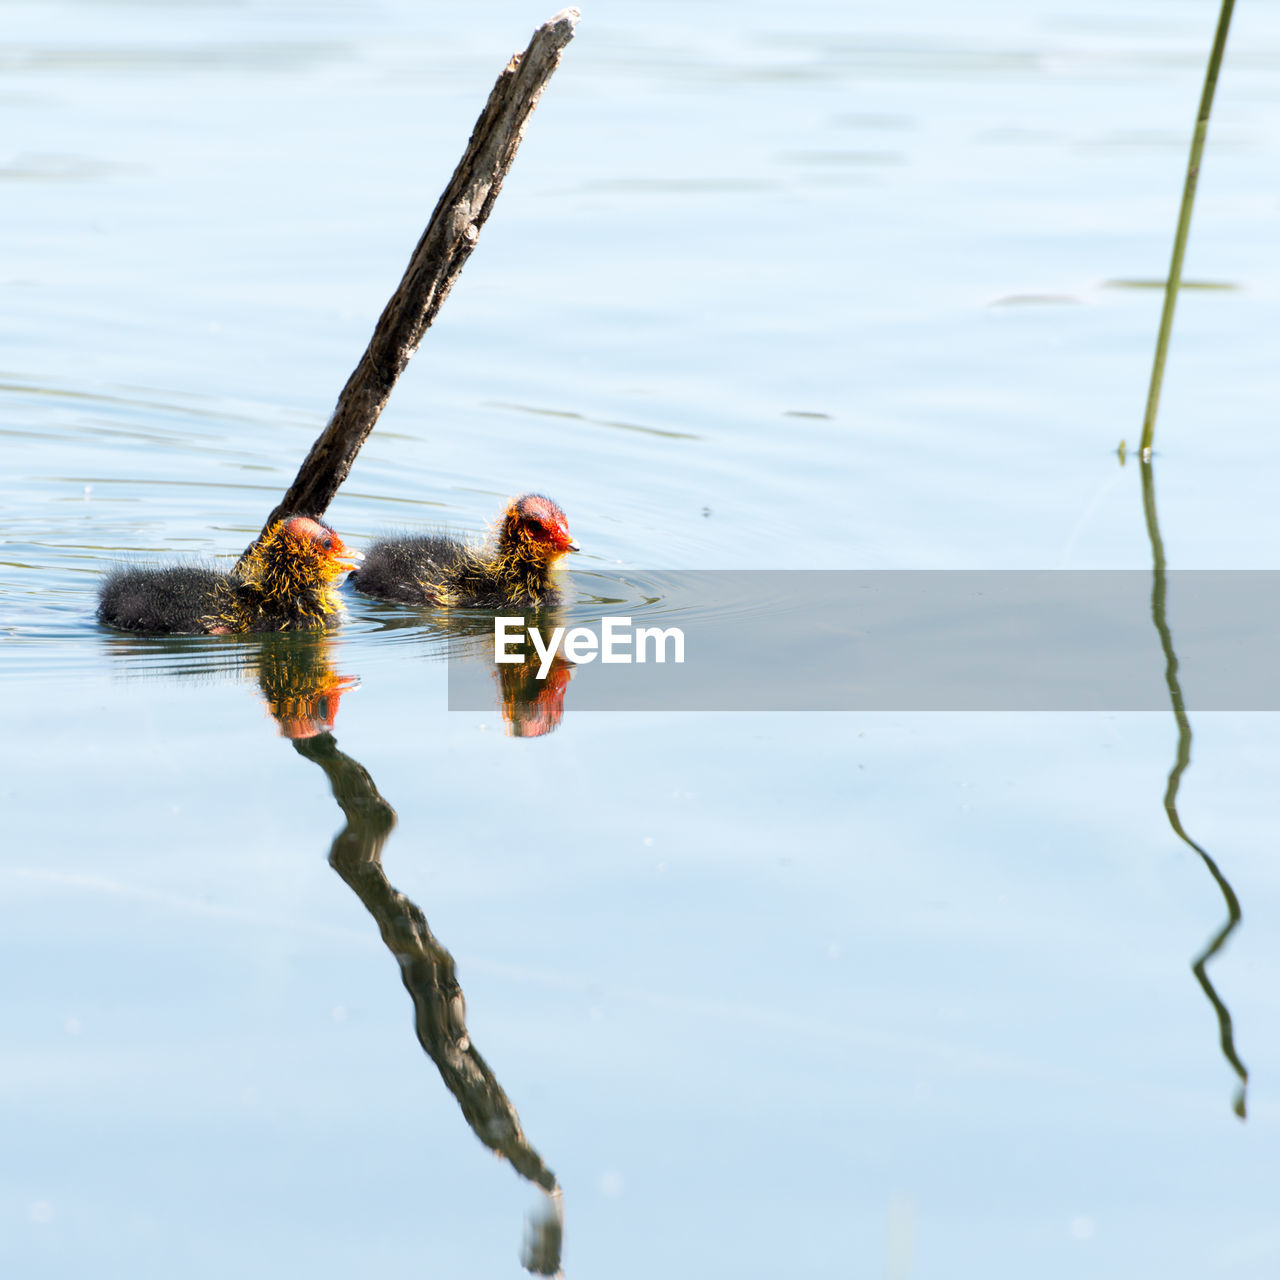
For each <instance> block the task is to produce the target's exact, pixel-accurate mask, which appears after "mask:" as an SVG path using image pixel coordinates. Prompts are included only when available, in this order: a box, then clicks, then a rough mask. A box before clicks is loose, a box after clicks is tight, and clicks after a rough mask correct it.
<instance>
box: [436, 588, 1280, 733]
mask: <svg viewBox="0 0 1280 1280" xmlns="http://www.w3.org/2000/svg"><path fill="white" fill-rule="evenodd" d="M601 581H602V579H601V578H600V577H599V576H598V575H574V577H573V579H572V581H571V584H570V586H569V588H568V589H567V590H566V592H565V598H566V604H565V606H564V607H563V609H561V610H557V611H553V612H550V613H543V614H539V615H534V614H530V615H528V616H527V617H526V618H525V619H524V623H525V624H527V625H528V626H536V627H537V628H538V630H539V634H540V636H542V638H543V640H544V647H546V646H547V644H548V643H549V641H550V639H551V637H552V636H553V634H554V630H555V628H556V627H563V628H565V632H564V633H563V634H562V635H561V637H560V649H559V650H558V652H557V655H556V657H555V659H554V660H551V661H544V660H543V659H541V658H539V656H538V655H537V653H536V652H535V649H534V646H533V644H532V643H531V642H530V641H529V639H528V632H527V630H524V629H522V627H521V626H520V625H519V624H518V623H517V622H508V623H506V624H504V625H505V626H506V629H507V631H508V633H509V634H511V635H513V636H514V635H520V634H524V635H525V637H526V639H525V643H524V644H523V646H521V645H519V644H517V643H516V642H515V641H514V640H513V641H512V642H511V643H510V644H509V645H508V652H510V653H512V654H515V653H519V652H521V649H523V652H524V653H525V654H526V655H527V659H526V661H525V662H524V663H523V664H520V663H508V664H502V665H501V666H499V664H497V663H496V662H495V650H494V647H493V645H491V644H490V642H489V641H490V638H491V634H492V633H491V632H490V630H489V629H488V624H487V622H484V623H483V624H481V625H478V626H477V628H476V630H477V632H478V634H475V635H473V637H472V638H471V640H470V641H469V642H468V644H467V645H466V646H465V651H459V652H458V653H457V654H455V655H454V656H453V657H451V659H450V670H449V707H450V709H451V710H458V711H468V710H469V711H477V710H484V709H488V708H491V707H492V706H493V705H494V691H495V681H496V682H497V684H498V686H499V687H500V688H501V689H502V691H503V693H502V696H503V697H504V699H506V700H507V702H508V703H510V702H511V701H513V700H514V701H515V702H517V703H518V702H519V700H520V699H521V698H530V699H534V700H535V701H536V700H537V699H538V698H540V697H541V698H544V699H545V698H546V697H547V696H548V693H547V690H548V682H551V683H552V684H555V685H557V687H558V693H557V695H556V696H557V697H559V698H560V699H561V700H562V702H563V706H564V709H567V710H574V711H1156V710H1167V709H1168V707H1169V705H1170V687H1169V683H1168V677H1167V672H1168V670H1169V664H1170V660H1172V661H1173V663H1174V667H1173V669H1174V670H1175V671H1176V672H1177V678H1178V681H1179V682H1180V687H1181V692H1182V694H1183V696H1184V697H1185V702H1186V705H1187V707H1188V708H1189V709H1196V710H1220V711H1275V710H1280V679H1278V678H1277V675H1276V662H1275V657H1274V655H1275V649H1276V639H1277V636H1280V573H1277V572H1271V571H1244V570H1241V571H1216V570H1215V571H1196V570H1183V571H1178V572H1170V573H1169V574H1168V575H1167V577H1166V580H1165V589H1164V593H1163V597H1164V599H1163V603H1161V602H1160V601H1159V600H1156V601H1154V604H1155V605H1156V606H1158V607H1155V608H1154V609H1153V578H1152V574H1151V573H1150V572H1149V571H1128V570H1115V571H1110V572H1108V571H1101V572H1100V571H1078V572H1077V571H1037V572H978V571H974V572H950V571H905V572H899V571H893V572H888V571H884V572H817V571H800V572H758V573H757V572H706V573H680V574H675V573H672V574H663V575H655V576H654V577H652V578H650V579H647V580H646V579H643V578H641V579H629V580H627V581H626V583H625V584H624V585H625V586H626V587H629V588H630V589H619V590H618V591H616V592H612V593H610V592H608V591H602V589H601ZM636 581H640V582H641V583H642V584H645V583H646V582H647V583H648V584H659V585H658V587H654V588H651V589H650V590H648V591H647V592H646V591H643V590H637V589H636V588H635V582H636ZM1166 613H1167V623H1168V625H1167V627H1166V628H1165V634H1164V635H1162V634H1161V630H1160V628H1158V627H1157V625H1156V617H1157V615H1158V616H1159V620H1160V622H1161V623H1162V624H1163V623H1164V622H1165V614H1166ZM509 616H510V617H511V618H516V619H518V618H519V617H520V611H519V610H516V609H512V610H510V611H509ZM605 619H613V620H614V621H613V622H612V623H610V624H609V628H610V629H611V630H612V633H613V635H614V640H613V643H612V646H611V648H612V656H613V657H614V659H615V660H614V661H612V662H609V663H606V662H604V661H603V660H602V657H601V654H600V641H601V637H602V633H603V632H604V630H605V624H604V620H605ZM624 619H629V622H623V620H624ZM642 627H643V628H656V629H662V630H664V631H667V635H666V636H665V637H664V638H663V645H664V649H665V656H666V661H663V662H659V661H656V660H655V656H656V647H657V638H656V637H654V636H652V635H650V636H647V637H644V638H643V639H642V643H643V649H644V652H645V658H646V660H645V661H644V662H638V661H636V660H635V653H636V647H637V643H640V641H638V639H637V636H636V634H635V633H636V631H637V630H638V629H639V628H642ZM672 628H674V629H678V631H679V632H680V633H681V636H682V640H683V661H676V660H675V659H676V652H675V650H676V643H675V637H674V635H673V634H672V633H671V632H670V630H669V629H672ZM574 629H578V635H577V637H576V639H575V640H574V647H573V651H572V652H570V653H569V654H568V655H567V656H568V658H570V659H575V660H574V661H572V662H567V661H565V657H566V655H565V652H564V647H565V640H566V638H567V637H569V635H570V633H571V632H573V631H574ZM628 635H629V637H630V638H629V639H626V638H625V637H627V636H628ZM591 637H594V651H593V642H592V639H591ZM628 655H629V656H631V658H632V660H631V661H629V662H627V661H622V660H619V659H621V658H623V657H625V656H628ZM539 670H541V671H542V672H543V674H542V677H541V678H539Z"/></svg>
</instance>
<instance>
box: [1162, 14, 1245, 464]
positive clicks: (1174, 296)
mask: <svg viewBox="0 0 1280 1280" xmlns="http://www.w3.org/2000/svg"><path fill="white" fill-rule="evenodd" d="M1234 8H1235V0H1222V12H1221V13H1220V14H1219V15H1218V29H1217V31H1216V32H1215V33H1214V36H1213V50H1212V51H1211V52H1210V54H1209V69H1208V71H1206V72H1205V77H1204V92H1203V93H1202V94H1201V95H1200V111H1199V114H1198V115H1197V116H1196V131H1195V134H1194V136H1193V137H1192V139H1191V156H1190V158H1189V159H1188V160H1187V180H1186V183H1185V185H1184V186H1183V188H1182V207H1181V208H1180V209H1179V210H1178V230H1177V233H1176V234H1175V235H1174V237H1173V260H1172V261H1171V262H1170V264H1169V279H1168V281H1167V283H1166V284H1165V287H1164V310H1163V311H1162V312H1161V313H1160V336H1159V337H1158V338H1157V339H1156V358H1155V363H1154V364H1153V365H1152V366H1151V387H1150V389H1149V390H1148V392H1147V412H1146V416H1145V417H1144V418H1143V420H1142V449H1141V452H1140V454H1139V456H1140V457H1142V458H1147V457H1150V455H1151V441H1152V440H1153V439H1154V437H1155V433H1156V413H1157V411H1158V410H1159V408H1160V387H1161V384H1162V383H1163V382H1164V363H1165V358H1166V357H1167V356H1168V354H1169V335H1170V333H1172V331H1173V309H1174V307H1175V306H1177V303H1178V290H1179V289H1180V288H1181V287H1182V259H1183V256H1184V255H1185V253H1186V251H1187V235H1188V233H1189V232H1190V230H1191V207H1192V205H1194V204H1195V201H1196V183H1197V181H1199V178H1200V156H1201V154H1202V153H1203V152H1204V140H1205V135H1206V134H1207V133H1208V132H1209V112H1210V111H1212V110H1213V94H1214V90H1215V89H1217V87H1218V68H1219V67H1221V66H1222V55H1223V53H1224V52H1225V50H1226V47H1227V31H1228V30H1229V29H1230V27H1231V11H1232V9H1234Z"/></svg>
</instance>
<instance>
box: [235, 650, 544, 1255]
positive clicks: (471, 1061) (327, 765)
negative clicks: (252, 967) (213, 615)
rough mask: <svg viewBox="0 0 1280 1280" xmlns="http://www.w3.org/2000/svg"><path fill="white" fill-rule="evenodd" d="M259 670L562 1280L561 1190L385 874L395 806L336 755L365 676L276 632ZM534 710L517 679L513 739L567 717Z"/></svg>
mask: <svg viewBox="0 0 1280 1280" xmlns="http://www.w3.org/2000/svg"><path fill="white" fill-rule="evenodd" d="M256 675H257V679H258V684H259V687H260V689H261V691H262V696H263V698H264V699H265V701H266V704H267V708H268V710H269V711H270V712H271V714H272V716H273V717H274V718H275V720H276V722H277V724H278V725H279V726H280V732H281V733H282V734H283V736H285V737H286V738H289V739H290V740H291V741H292V743H293V747H294V750H295V751H297V753H298V754H299V755H301V756H303V757H305V758H306V759H308V760H310V761H312V762H313V763H314V764H317V765H319V766H320V768H321V769H323V770H324V773H325V776H326V777H327V778H328V779H329V785H330V787H331V788H332V789H333V795H334V799H335V800H337V802H338V807H339V808H340V809H341V810H342V813H343V817H344V818H345V819H346V825H345V826H344V827H343V828H342V830H341V831H340V832H338V834H337V836H336V837H335V838H334V841H333V844H332V846H331V847H330V850H329V865H330V866H332V867H333V869H334V870H335V871H336V872H337V873H338V874H339V875H340V876H341V877H342V879H343V880H345V881H346V883H347V884H348V885H349V886H350V888H351V889H352V891H353V892H354V893H355V895H356V896H357V897H358V898H359V899H360V901H361V902H362V903H363V904H364V906H365V908H366V910H367V911H368V912H369V914H370V915H371V916H372V917H373V918H374V920H375V921H376V922H377V925H378V930H379V932H380V933H381V935H382V940H383V942H384V943H385V944H386V946H387V949H388V950H389V951H390V952H391V954H392V955H393V956H395V958H396V961H397V963H398V965H399V969H400V976H401V980H402V981H403V982H404V985H405V989H406V990H407V991H408V992H409V997H410V999H411V1000H412V1001H413V1009H414V1024H415V1030H416V1031H417V1035H418V1042H419V1043H420V1044H421V1045H422V1047H423V1049H424V1050H425V1051H426V1053H427V1056H428V1057H429V1058H430V1059H431V1061H432V1062H434V1063H435V1065H436V1068H437V1070H438V1071H439V1072H440V1077H441V1079H442V1080H443V1081H444V1083H445V1086H446V1087H447V1088H448V1090H449V1092H450V1093H452V1094H453V1096H454V1098H456V1099H457V1102H458V1106H459V1107H461V1109H462V1114H463V1116H464V1117H465V1118H466V1121H467V1123H468V1124H469V1125H470V1126H471V1128H472V1130H473V1132H474V1133H475V1135H476V1137H478V1138H479V1139H480V1141H481V1142H483V1143H484V1144H485V1146H487V1147H488V1148H490V1150H492V1151H494V1152H496V1153H497V1154H498V1155H500V1156H503V1157H505V1158H506V1159H507V1160H509V1161H510V1162H511V1165H512V1167H513V1168H514V1169H515V1170H516V1172H517V1173H519V1174H520V1175H521V1176H522V1177H523V1178H525V1179H527V1180H528V1181H529V1182H531V1183H532V1184H533V1185H534V1186H535V1187H537V1188H539V1190H540V1191H541V1192H542V1193H543V1196H542V1200H541V1202H540V1204H539V1206H538V1209H537V1211H535V1212H534V1213H531V1214H530V1215H529V1218H528V1221H527V1223H526V1233H525V1241H524V1248H523V1255H522V1258H521V1261H522V1262H523V1264H524V1267H525V1269H526V1270H527V1271H530V1272H532V1273H533V1274H535V1275H548V1276H549V1275H556V1274H558V1273H559V1270H560V1253H561V1245H562V1241H563V1236H564V1213H563V1200H562V1196H561V1191H560V1185H559V1183H558V1182H557V1181H556V1177H555V1174H554V1173H552V1172H551V1170H550V1169H549V1168H547V1165H546V1163H545V1162H544V1161H543V1159H542V1157H541V1156H540V1155H539V1154H538V1153H537V1151H535V1150H534V1148H533V1147H532V1146H531V1145H530V1143H529V1141H528V1139H527V1138H526V1137H525V1136H524V1131H523V1130H522V1129H521V1127H520V1117H519V1116H518V1115H517V1114H516V1109H515V1107H514V1106H512V1104H511V1100H510V1099H509V1098H508V1097H507V1095H506V1093H505V1092H503V1089H502V1086H501V1085H500V1084H499V1083H498V1080H497V1077H496V1076H495V1075H494V1074H493V1071H492V1070H491V1069H490V1068H489V1065H488V1063H486V1062H485V1060H484V1059H483V1058H482V1057H481V1056H480V1054H479V1053H478V1052H477V1050H476V1048H475V1046H474V1045H473V1044H472V1043H471V1037H470V1035H469V1033H468V1031H467V1021H466V1001H465V999H464V997H463V994H462V987H461V985H460V984H459V982H458V978H457V973H456V970H455V966H454V960H453V956H452V955H450V953H449V951H448V950H447V949H446V948H445V947H444V946H443V945H442V944H441V943H440V941H439V939H437V938H436V936H435V935H434V934H433V933H432V932H431V928H430V926H429V925H428V923H427V918H426V916H425V915H424V914H423V912H422V910H421V908H420V907H418V905H417V904H416V903H414V902H412V901H410V899H408V898H407V897H405V895H404V894H403V893H401V892H399V890H397V889H396V888H394V886H392V884H391V883H390V881H389V880H388V879H387V875H386V872H385V871H384V870H383V869H382V848H383V845H385V844H386V842H387V838H388V837H389V836H390V835H391V832H392V831H393V830H394V828H395V825H396V813H395V810H394V809H393V808H392V807H391V805H389V804H388V803H387V801H386V800H384V799H383V797H382V796H381V795H380V794H379V792H378V788H377V787H376V786H375V785H374V782H373V779H372V778H371V777H370V776H369V773H368V771H367V770H366V769H365V768H364V767H363V765H361V764H359V763H358V762H357V761H355V760H353V759H352V758H351V757H350V756H348V755H346V754H345V753H344V752H342V751H340V750H339V749H338V744H337V742H336V741H335V739H334V737H333V733H332V732H331V731H332V729H333V724H334V719H335V717H336V716H337V713H338V705H339V702H340V700H341V697H342V695H343V693H345V692H346V691H347V690H348V689H351V688H352V687H354V685H355V684H356V683H357V681H355V680H354V679H352V678H351V677H349V676H342V675H339V674H337V672H336V671H335V669H334V667H333V665H332V663H331V661H330V657H329V651H328V647H327V645H326V643H325V638H323V637H316V636H301V635H299V636H279V637H276V636H273V637H269V638H268V639H267V640H266V641H265V642H264V645H263V650H262V658H261V661H260V662H258V663H257V666H256ZM566 675H567V673H566ZM508 696H509V697H510V699H511V710H510V712H509V711H508V709H507V700H508ZM562 696H563V688H561V697H562ZM532 704H533V709H532V710H529V709H527V708H528V705H529V703H528V700H522V699H521V697H520V688H519V687H518V686H517V685H516V684H513V685H512V687H511V688H510V689H507V688H506V687H505V686H504V715H506V716H508V723H509V724H510V725H511V731H512V732H513V733H523V734H529V733H545V732H548V730H549V728H554V727H555V723H558V721H559V717H558V715H557V716H555V719H554V722H550V721H548V719H547V712H546V710H545V707H544V706H543V705H541V704H540V703H539V701H538V699H537V698H536V697H534V698H533V699H532ZM540 725H542V726H545V727H541V728H540V727H538V726H540Z"/></svg>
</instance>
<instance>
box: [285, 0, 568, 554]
mask: <svg viewBox="0 0 1280 1280" xmlns="http://www.w3.org/2000/svg"><path fill="white" fill-rule="evenodd" d="M577 21H578V11H577V9H562V10H561V11H560V12H559V13H557V14H556V15H555V17H553V18H551V19H550V20H549V21H548V22H546V23H544V24H543V25H542V26H540V27H539V28H538V29H537V31H535V32H534V33H533V39H532V40H530V41H529V47H528V48H527V49H526V50H525V51H524V53H518V54H515V55H513V57H512V59H511V61H510V62H509V63H508V64H507V66H506V69H505V70H504V71H503V72H502V74H501V75H500V76H499V77H498V81H497V83H496V84H495V85H494V86H493V92H492V93H491V94H490V95H489V101H488V102H487V103H486V104H485V108H484V110H483V111H482V112H481V113H480V118H479V120H477V121H476V127H475V129H474V130H473V131H472V134H471V141H470V142H469V143H468V144H467V150H466V153H465V154H464V155H463V157H462V159H461V160H460V161H459V162H458V167H457V168H456V169H455V170H454V173H453V178H452V179H451V180H450V182H449V185H448V186H447V187H446V188H445V191H444V194H443V195H442V196H441V197H440V200H439V203H438V204H437V205H436V207H435V212H434V213H432V215H431V221H430V222H429V223H428V224H427V229H426V230H425V231H424V232H423V233H422V239H421V240H419V241H418V247H417V248H416V249H415V250H414V251H413V257H412V258H411V259H410V261H409V266H408V269H407V270H406V271H405V273H404V278H403V279H402V280H401V281H400V286H399V288H398V289H396V291H395V293H394V294H393V295H392V297H391V301H390V302H388V303H387V305H386V308H385V309H384V310H383V312H382V315H381V316H380V317H379V319H378V324H377V327H376V328H375V329H374V331H373V337H372V338H371V339H370V341H369V346H368V348H367V349H366V351H365V353H364V355H363V356H362V357H361V360H360V363H359V364H358V365H357V366H356V369H355V372H354V373H353V374H352V375H351V377H350V378H349V379H348V380H347V385H346V386H345V387H343V389H342V394H341V395H340V396H339V397H338V404H337V408H335V409H334V411H333V417H332V418H330V419H329V425H328V426H327V427H325V429H324V431H323V432H322V433H321V434H320V436H319V438H318V439H317V440H316V442H315V444H313V445H312V446H311V452H310V453H308V454H307V457H306V460H305V461H304V462H303V464H302V466H301V467H300V468H299V470H298V474H297V476H296V477H295V479H294V481H293V484H292V485H290V486H289V491H288V492H287V493H286V494H285V495H284V497H283V498H282V499H281V501H280V504H279V506H277V507H276V508H275V510H274V511H272V513H271V514H270V515H269V516H268V517H267V521H266V524H264V525H263V531H264V532H265V531H266V530H267V529H269V528H270V527H271V525H273V524H274V523H275V522H276V521H277V520H279V519H281V518H282V517H284V516H288V515H304V516H310V517H311V518H312V519H313V520H318V519H320V517H321V516H323V515H324V512H325V509H326V508H327V507H328V505H329V503H330V502H331V501H332V500H333V495H334V494H335V493H337V491H338V487H339V485H341V484H342V482H343V481H344V480H345V479H346V478H347V475H348V474H349V473H350V471H351V464H352V463H353V462H354V461H355V457H356V454H357V453H358V452H359V451H360V446H361V445H362V444H364V442H365V440H366V439H367V437H368V435H369V433H370V432H371V431H372V430H373V426H374V423H376V422H377V421H378V415H379V414H380V413H381V412H382V410H383V407H384V406H385V405H386V403H387V400H388V398H389V397H390V395H391V389H392V388H393V387H394V386H395V384H396V379H397V378H398V377H399V376H400V374H401V373H403V372H404V368H405V366H406V365H407V364H408V363H409V358H410V357H411V356H412V355H413V353H414V352H415V351H416V350H417V349H418V344H419V343H420V342H421V341H422V335H423V334H424V333H425V332H426V331H427V328H428V327H429V326H430V324H431V322H432V321H433V320H434V319H435V318H436V313H437V312H438V311H439V310H440V306H441V304H442V303H443V302H444V300H445V298H446V297H448V296H449V290H450V289H451V288H452V287H453V282H454V281H455V280H456V279H457V278H458V273H459V272H460V271H461V270H462V267H463V264H464V263H465V262H466V260H467V259H468V258H469V257H470V256H471V251H472V249H474V248H475V246H476V240H477V238H478V237H479V234H480V228H481V227H482V226H484V223H485V219H486V218H488V216H489V212H490V210H491V209H492V208H493V203H494V201H495V200H496V199H497V198H498V192H499V191H500V190H501V189H502V180H503V178H505V177H506V175H507V170H508V169H510V167H511V162H512V161H513V160H514V159H515V154H516V150H517V149H518V148H519V146H520V142H521V139H522V138H523V137H524V131H525V126H526V125H527V124H528V121H529V116H530V114H531V113H532V111H533V109H534V107H536V106H537V105H538V99H539V98H540V97H541V96H542V91H543V89H544V88H545V87H546V84H547V81H548V80H550V79H551V76H552V74H553V73H554V71H555V69H556V67H557V66H559V65H560V55H561V54H562V52H563V51H564V47H565V45H567V44H568V43H569V41H570V40H572V39H573V30H574V26H575V25H576V24H577Z"/></svg>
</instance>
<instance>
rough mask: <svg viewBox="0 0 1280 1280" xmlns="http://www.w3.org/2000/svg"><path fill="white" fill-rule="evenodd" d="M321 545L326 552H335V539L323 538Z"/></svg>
mask: <svg viewBox="0 0 1280 1280" xmlns="http://www.w3.org/2000/svg"><path fill="white" fill-rule="evenodd" d="M320 545H321V546H322V547H323V548H324V549H325V550H326V551H332V550H333V539H332V538H321V539H320Z"/></svg>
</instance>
